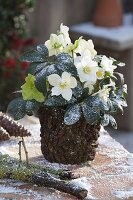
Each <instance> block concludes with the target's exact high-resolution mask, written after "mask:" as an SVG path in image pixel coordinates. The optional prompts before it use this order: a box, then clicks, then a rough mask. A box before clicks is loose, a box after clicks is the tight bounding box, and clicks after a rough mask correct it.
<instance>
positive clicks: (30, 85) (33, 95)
mask: <svg viewBox="0 0 133 200" xmlns="http://www.w3.org/2000/svg"><path fill="white" fill-rule="evenodd" d="M25 80H26V83H25V84H24V85H22V87H21V88H22V96H23V99H24V100H32V99H35V100H36V101H38V102H43V101H44V99H45V98H44V96H43V94H42V93H41V92H39V91H38V90H37V88H36V87H35V77H34V76H33V75H31V74H29V75H28V76H27V77H26V79H25Z"/></svg>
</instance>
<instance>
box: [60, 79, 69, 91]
mask: <svg viewBox="0 0 133 200" xmlns="http://www.w3.org/2000/svg"><path fill="white" fill-rule="evenodd" d="M67 86H68V83H67V82H66V81H65V82H61V83H60V88H61V89H65V88H66V87H67Z"/></svg>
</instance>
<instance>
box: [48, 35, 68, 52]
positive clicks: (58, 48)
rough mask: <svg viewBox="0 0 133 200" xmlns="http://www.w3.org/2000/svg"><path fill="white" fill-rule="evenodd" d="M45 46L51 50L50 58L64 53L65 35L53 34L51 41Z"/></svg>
mask: <svg viewBox="0 0 133 200" xmlns="http://www.w3.org/2000/svg"><path fill="white" fill-rule="evenodd" d="M45 45H46V47H47V48H48V50H49V56H52V55H57V54H58V53H61V52H62V51H63V45H64V38H63V35H56V34H51V35H50V40H47V41H46V42H45Z"/></svg>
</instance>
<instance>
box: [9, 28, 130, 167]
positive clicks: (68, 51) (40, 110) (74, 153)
mask: <svg viewBox="0 0 133 200" xmlns="http://www.w3.org/2000/svg"><path fill="white" fill-rule="evenodd" d="M68 31H69V28H68V27H67V26H64V25H63V24H61V26H60V30H59V31H58V32H57V34H51V35H50V39H49V40H48V41H46V42H45V44H41V45H38V46H37V47H36V48H34V49H33V50H31V51H29V52H27V53H25V54H24V55H23V56H22V57H21V60H22V61H23V62H25V61H26V62H29V63H30V65H29V68H28V69H27V77H26V79H25V83H24V84H23V85H22V87H21V89H22V90H21V94H22V95H21V96H20V97H18V98H16V99H14V100H13V101H12V102H11V103H10V104H9V106H8V109H7V111H8V113H9V114H10V115H11V116H12V117H13V118H14V119H15V120H18V119H20V118H23V117H24V116H25V114H27V115H33V114H34V113H37V114H38V116H39V119H40V123H41V150H42V153H43V155H44V157H45V158H46V159H47V160H49V161H51V162H58V163H64V164H78V163H82V162H86V161H92V160H93V159H94V157H95V153H96V147H97V146H98V142H97V140H98V137H99V130H100V126H101V125H103V126H107V125H108V124H109V123H110V124H111V125H112V126H113V127H114V128H117V123H116V121H115V119H114V117H113V116H112V115H114V114H115V113H117V112H122V113H123V107H126V106H127V103H126V99H125V98H126V94H127V86H126V84H124V78H123V75H122V74H120V73H118V72H116V71H115V70H116V68H117V67H122V66H124V64H123V63H121V62H119V61H117V60H115V59H113V58H111V57H110V58H108V57H106V56H105V55H97V52H96V50H95V49H94V45H93V42H92V40H88V41H86V40H84V39H83V38H82V37H80V38H79V39H78V40H76V41H75V42H74V43H72V42H71V39H70V37H69V32H68Z"/></svg>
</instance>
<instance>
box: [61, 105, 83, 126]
mask: <svg viewBox="0 0 133 200" xmlns="http://www.w3.org/2000/svg"><path fill="white" fill-rule="evenodd" d="M80 116H81V108H80V106H79V105H78V104H74V105H72V106H70V107H69V108H68V109H67V111H66V112H65V115H64V123H65V124H66V125H72V124H75V123H76V122H77V121H79V119H80Z"/></svg>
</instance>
